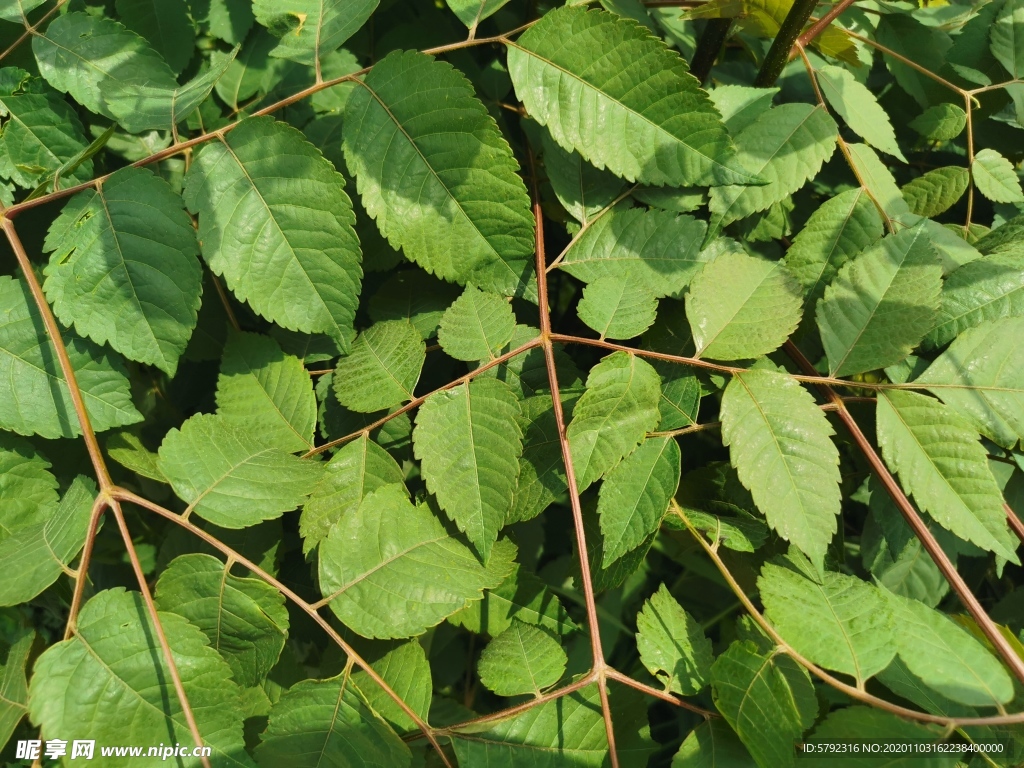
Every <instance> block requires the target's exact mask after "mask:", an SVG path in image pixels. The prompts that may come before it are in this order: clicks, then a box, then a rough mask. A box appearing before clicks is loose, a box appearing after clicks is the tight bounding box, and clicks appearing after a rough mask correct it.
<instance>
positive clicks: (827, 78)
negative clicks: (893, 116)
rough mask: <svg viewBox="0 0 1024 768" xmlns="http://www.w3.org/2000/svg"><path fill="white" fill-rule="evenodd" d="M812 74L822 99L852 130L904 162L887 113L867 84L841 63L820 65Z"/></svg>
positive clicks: (874, 145)
mask: <svg viewBox="0 0 1024 768" xmlns="http://www.w3.org/2000/svg"><path fill="white" fill-rule="evenodd" d="M815 74H816V75H817V78H818V85H819V86H820V88H821V91H822V93H823V94H824V95H825V99H826V100H827V101H828V103H829V104H830V105H831V106H832V109H834V110H835V111H836V112H838V113H839V115H840V116H841V117H842V118H843V120H845V121H846V124H847V125H848V126H850V129H851V130H852V131H853V132H854V133H856V134H857V135H858V136H860V137H861V138H862V139H864V141H866V142H867V143H868V144H870V145H871V146H873V147H874V148H875V149H878V150H881V151H882V152H887V153H888V154H890V155H892V156H893V157H897V158H899V159H900V160H902V161H903V162H907V159H906V158H905V157H904V156H903V153H902V152H901V151H900V148H899V145H898V144H897V143H896V132H895V131H894V130H893V128H892V123H891V122H889V116H888V115H887V114H886V113H885V110H884V109H882V107H881V106H880V105H879V103H878V100H877V99H876V98H875V96H874V94H873V93H871V91H869V90H868V89H867V86H865V85H862V84H861V82H860V81H859V80H857V78H855V77H854V76H853V75H852V74H850V73H849V72H848V71H846V70H845V69H843V68H842V67H836V66H833V65H831V64H826V65H825V66H823V67H821V69H819V70H817V72H816V73H815Z"/></svg>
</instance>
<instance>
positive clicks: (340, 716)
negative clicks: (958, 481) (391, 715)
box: [255, 672, 412, 768]
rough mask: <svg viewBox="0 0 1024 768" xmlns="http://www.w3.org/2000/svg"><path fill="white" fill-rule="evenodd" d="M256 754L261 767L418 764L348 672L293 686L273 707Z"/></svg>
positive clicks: (363, 767)
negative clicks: (372, 707)
mask: <svg viewBox="0 0 1024 768" xmlns="http://www.w3.org/2000/svg"><path fill="white" fill-rule="evenodd" d="M255 754H256V758H257V759H258V760H259V764H260V766H261V768H321V767H322V766H325V765H337V766H346V768H348V766H351V768H372V767H373V766H385V765H386V766H394V767H395V768H408V766H409V765H411V764H412V755H411V753H410V752H409V748H408V747H407V746H406V745H405V742H403V741H402V740H401V739H400V738H398V735H397V734H396V733H395V732H394V731H393V730H391V727H390V726H389V725H388V724H387V723H386V722H384V720H383V719H382V718H381V716H380V715H378V714H377V713H376V712H374V711H373V710H372V709H371V708H370V705H369V704H368V703H367V701H366V699H365V698H364V697H363V695H362V692H361V691H360V690H359V689H358V688H357V687H356V686H355V685H354V684H353V681H352V679H351V678H350V677H349V675H348V673H347V672H346V673H344V674H341V675H339V676H338V677H335V678H331V679H330V680H303V681H301V682H299V683H296V684H295V685H294V686H292V687H291V688H290V689H289V690H288V691H287V692H286V693H285V694H284V695H283V696H282V697H281V699H280V700H279V701H278V702H277V703H276V704H275V705H274V706H273V708H272V709H271V710H270V721H269V723H268V724H267V729H266V730H265V731H264V732H263V733H262V734H260V744H259V746H258V747H256V752H255Z"/></svg>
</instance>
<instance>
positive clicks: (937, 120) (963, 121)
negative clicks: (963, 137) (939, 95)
mask: <svg viewBox="0 0 1024 768" xmlns="http://www.w3.org/2000/svg"><path fill="white" fill-rule="evenodd" d="M966 125H967V113H966V112H964V111H963V109H961V108H960V107H958V106H957V105H956V104H936V105H935V106H933V107H928V109H926V110H925V111H924V112H922V113H921V114H920V115H918V116H917V117H915V118H914V119H913V120H911V121H910V127H911V128H913V129H914V130H915V131H917V132H918V133H919V134H921V135H922V136H924V137H925V138H926V139H931V140H933V141H950V140H951V139H955V138H956V137H957V136H959V135H960V134H961V133H963V130H964V127H966Z"/></svg>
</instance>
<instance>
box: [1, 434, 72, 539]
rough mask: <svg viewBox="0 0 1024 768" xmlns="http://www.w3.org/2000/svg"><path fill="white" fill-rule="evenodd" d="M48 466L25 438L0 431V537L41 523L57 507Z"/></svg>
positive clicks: (54, 485)
mask: <svg viewBox="0 0 1024 768" xmlns="http://www.w3.org/2000/svg"><path fill="white" fill-rule="evenodd" d="M51 466H52V465H51V464H50V462H48V461H47V460H46V459H44V458H43V457H42V456H40V455H39V454H38V453H37V452H36V450H35V449H34V448H33V447H32V445H31V444H30V443H29V442H28V441H27V440H23V439H22V438H20V437H15V436H13V435H10V434H5V433H2V432H0V509H2V510H3V516H2V517H0V540H2V539H3V538H5V537H6V536H8V535H10V534H11V533H12V532H13V531H14V530H16V529H18V528H20V527H22V526H23V525H30V524H36V523H42V522H43V521H45V520H46V518H47V517H48V516H49V515H50V514H51V513H52V511H53V509H54V508H55V507H56V506H57V501H58V499H59V497H58V495H57V478H56V477H54V476H53V473H52V472H51V471H50V469H51Z"/></svg>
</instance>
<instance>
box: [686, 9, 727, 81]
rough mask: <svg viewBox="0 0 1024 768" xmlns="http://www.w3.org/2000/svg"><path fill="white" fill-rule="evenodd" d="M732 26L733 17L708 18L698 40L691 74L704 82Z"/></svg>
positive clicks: (691, 63)
mask: <svg viewBox="0 0 1024 768" xmlns="http://www.w3.org/2000/svg"><path fill="white" fill-rule="evenodd" d="M731 26H732V19H708V21H707V24H705V26H704V32H702V33H701V36H700V40H698V41H697V50H696V51H694V53H693V61H691V62H690V74H691V75H693V76H694V77H696V78H697V80H698V81H699V82H700V83H701V85H703V84H704V81H705V80H707V79H708V76H709V75H710V74H711V67H713V66H714V65H715V60H716V59H717V58H718V54H720V53H721V52H722V47H723V46H724V45H725V41H726V39H727V38H728V37H729V27H731Z"/></svg>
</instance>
